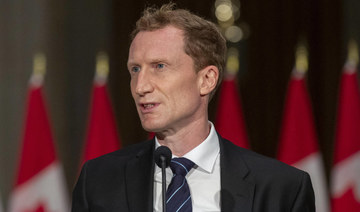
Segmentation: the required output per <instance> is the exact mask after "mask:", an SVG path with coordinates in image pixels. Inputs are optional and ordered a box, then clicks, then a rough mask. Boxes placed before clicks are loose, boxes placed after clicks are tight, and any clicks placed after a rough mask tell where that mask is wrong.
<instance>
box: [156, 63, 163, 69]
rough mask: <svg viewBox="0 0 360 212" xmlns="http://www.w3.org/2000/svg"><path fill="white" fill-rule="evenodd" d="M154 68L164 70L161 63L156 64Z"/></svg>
mask: <svg viewBox="0 0 360 212" xmlns="http://www.w3.org/2000/svg"><path fill="white" fill-rule="evenodd" d="M156 68H158V69H163V68H165V64H163V63H158V64H156Z"/></svg>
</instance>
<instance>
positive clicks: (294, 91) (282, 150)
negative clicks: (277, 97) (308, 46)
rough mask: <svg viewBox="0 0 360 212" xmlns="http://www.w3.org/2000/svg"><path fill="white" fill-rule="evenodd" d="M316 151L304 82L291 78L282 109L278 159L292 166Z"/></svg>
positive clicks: (312, 122)
mask: <svg viewBox="0 0 360 212" xmlns="http://www.w3.org/2000/svg"><path fill="white" fill-rule="evenodd" d="M317 151H318V147H317V136H316V132H315V126H314V120H313V117H312V110H311V104H310V101H309V97H308V94H307V92H306V86H305V80H304V79H303V78H299V79H298V78H292V79H291V80H290V83H289V88H288V94H287V97H286V103H285V108H284V116H283V122H282V130H281V134H280V142H279V148H278V159H279V160H280V161H283V162H285V163H287V164H294V163H296V162H298V161H300V160H301V159H303V158H305V157H306V156H308V155H310V154H312V153H315V152H317Z"/></svg>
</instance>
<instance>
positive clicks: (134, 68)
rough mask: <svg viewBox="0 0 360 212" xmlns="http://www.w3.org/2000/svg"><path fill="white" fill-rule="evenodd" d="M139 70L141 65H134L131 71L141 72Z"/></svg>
mask: <svg viewBox="0 0 360 212" xmlns="http://www.w3.org/2000/svg"><path fill="white" fill-rule="evenodd" d="M139 71H140V67H139V66H133V67H131V72H134V73H136V72H139Z"/></svg>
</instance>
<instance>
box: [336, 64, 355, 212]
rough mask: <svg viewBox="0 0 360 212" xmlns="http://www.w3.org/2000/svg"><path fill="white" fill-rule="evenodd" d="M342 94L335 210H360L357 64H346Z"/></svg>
mask: <svg viewBox="0 0 360 212" xmlns="http://www.w3.org/2000/svg"><path fill="white" fill-rule="evenodd" d="M339 95H340V96H339V103H338V104H339V105H338V114H337V129H336V130H337V131H336V141H335V148H334V159H333V160H334V161H333V168H332V171H331V199H332V200H331V202H332V208H333V212H340V211H341V212H343V211H360V94H359V85H358V77H357V72H356V68H355V66H353V65H350V64H347V65H345V68H344V71H343V73H342V79H341V83H340V94H339Z"/></svg>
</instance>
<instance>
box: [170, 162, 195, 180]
mask: <svg viewBox="0 0 360 212" xmlns="http://www.w3.org/2000/svg"><path fill="white" fill-rule="evenodd" d="M194 165H195V164H194V162H192V161H191V160H189V159H186V158H173V159H171V163H170V168H171V170H172V172H173V173H174V174H176V175H181V176H183V177H185V176H186V175H187V173H188V172H189V171H190V170H191V169H192V167H193V166H194Z"/></svg>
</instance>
